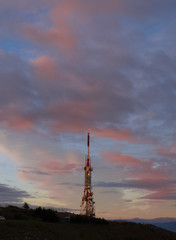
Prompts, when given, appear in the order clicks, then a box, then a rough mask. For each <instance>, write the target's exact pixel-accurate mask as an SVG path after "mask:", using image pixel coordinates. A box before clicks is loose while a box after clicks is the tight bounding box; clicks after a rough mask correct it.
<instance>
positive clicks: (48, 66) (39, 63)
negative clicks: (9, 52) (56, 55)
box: [32, 56, 59, 80]
mask: <svg viewBox="0 0 176 240" xmlns="http://www.w3.org/2000/svg"><path fill="white" fill-rule="evenodd" d="M32 65H33V66H34V70H35V72H36V74H37V75H38V76H39V79H41V80H43V79H46V80H52V79H53V78H56V77H58V76H59V72H58V70H57V67H56V64H55V62H54V60H53V59H52V58H50V57H46V56H42V57H39V58H37V59H35V60H33V61H32Z"/></svg>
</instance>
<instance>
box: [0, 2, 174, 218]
mask: <svg viewBox="0 0 176 240" xmlns="http://www.w3.org/2000/svg"><path fill="white" fill-rule="evenodd" d="M175 9H176V1H175V0H167V1H166V0H148V1H145V0H109V1H106V0H89V1H85V0H50V1H47V0H35V1H34V0H30V1H26V0H6V1H4V0H0V202H1V204H11V205H13V204H14V205H15V204H16V205H19V204H22V203H23V202H24V201H25V202H27V203H28V204H30V205H33V206H43V207H53V208H57V209H62V210H69V211H75V212H77V213H79V210H80V201H81V197H82V196H83V185H84V170H83V168H84V160H85V156H86V152H87V149H86V148H87V146H86V140H87V139H86V135H87V132H88V131H89V132H90V156H91V159H92V167H93V169H94V170H93V172H92V185H93V192H94V200H95V211H96V216H97V217H104V218H108V219H119V218H122V219H124V218H134V217H140V218H156V217H175V216H176V173H175V169H176V161H175V158H176V104H175V102H176V48H175V42H176V28H175V26H176V17H175Z"/></svg>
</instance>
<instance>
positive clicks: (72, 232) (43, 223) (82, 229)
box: [0, 207, 176, 240]
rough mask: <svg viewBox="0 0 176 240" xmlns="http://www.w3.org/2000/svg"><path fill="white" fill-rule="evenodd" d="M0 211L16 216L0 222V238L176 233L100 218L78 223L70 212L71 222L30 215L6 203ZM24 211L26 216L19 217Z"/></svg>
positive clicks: (168, 238) (158, 238)
mask: <svg viewBox="0 0 176 240" xmlns="http://www.w3.org/2000/svg"><path fill="white" fill-rule="evenodd" d="M3 211H4V213H5V211H7V212H8V214H9V216H10V211H11V217H12V216H15V215H16V216H17V217H18V220H17V219H9V220H6V221H1V222H0V229H1V231H0V239H1V240H58V239H64V240H67V239H68V240H70V239H72V240H88V239H91V240H99V239H101V240H106V239H108V240H115V239H117V240H141V239H142V240H149V239H150V240H176V233H173V232H169V231H166V230H164V229H161V228H158V227H156V226H153V225H149V224H141V223H129V222H111V221H105V220H104V221H103V220H101V221H100V219H98V220H96V221H94V222H93V223H81V222H80V221H78V220H80V217H79V216H77V215H73V216H76V219H77V220H76V221H75V222H74V223H73V222H72V221H70V223H61V221H57V222H47V220H46V219H45V220H42V219H41V218H36V217H33V216H32V215H31V210H30V209H29V210H26V209H21V208H15V207H8V208H6V209H3ZM28 211H29V212H30V214H29V212H28ZM32 211H34V210H32ZM14 212H15V214H14ZM1 213H2V208H1V209H0V214H1ZM17 213H18V214H17ZM25 213H26V219H22V218H24V216H25ZM67 214H68V213H67ZM19 216H20V217H21V219H19ZM22 216H23V217H22ZM52 219H54V218H52ZM55 220H56V219H55Z"/></svg>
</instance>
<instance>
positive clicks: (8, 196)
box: [0, 184, 32, 203]
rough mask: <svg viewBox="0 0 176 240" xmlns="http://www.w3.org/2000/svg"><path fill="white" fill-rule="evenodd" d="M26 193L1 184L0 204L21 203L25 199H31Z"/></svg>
mask: <svg viewBox="0 0 176 240" xmlns="http://www.w3.org/2000/svg"><path fill="white" fill-rule="evenodd" d="M31 197H32V196H31V195H29V194H28V193H27V192H26V191H23V190H20V189H16V188H12V187H9V186H7V185H5V184H0V202H1V203H20V202H23V198H31Z"/></svg>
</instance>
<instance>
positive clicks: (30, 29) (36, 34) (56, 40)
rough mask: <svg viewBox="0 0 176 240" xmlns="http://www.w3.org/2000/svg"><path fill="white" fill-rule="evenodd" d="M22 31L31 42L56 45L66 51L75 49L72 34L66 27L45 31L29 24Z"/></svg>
mask: <svg viewBox="0 0 176 240" xmlns="http://www.w3.org/2000/svg"><path fill="white" fill-rule="evenodd" d="M22 31H23V33H24V34H25V35H26V36H27V37H28V38H29V39H30V40H32V41H34V42H37V43H39V44H44V45H45V44H46V45H51V46H52V45H54V46H57V47H61V48H63V49H65V50H66V49H71V48H73V47H75V44H76V42H75V39H74V37H73V35H72V33H71V32H70V31H69V29H68V28H66V27H61V28H55V27H53V28H50V29H49V30H43V29H38V28H36V27H34V26H32V25H29V24H28V25H24V26H23V28H22Z"/></svg>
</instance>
